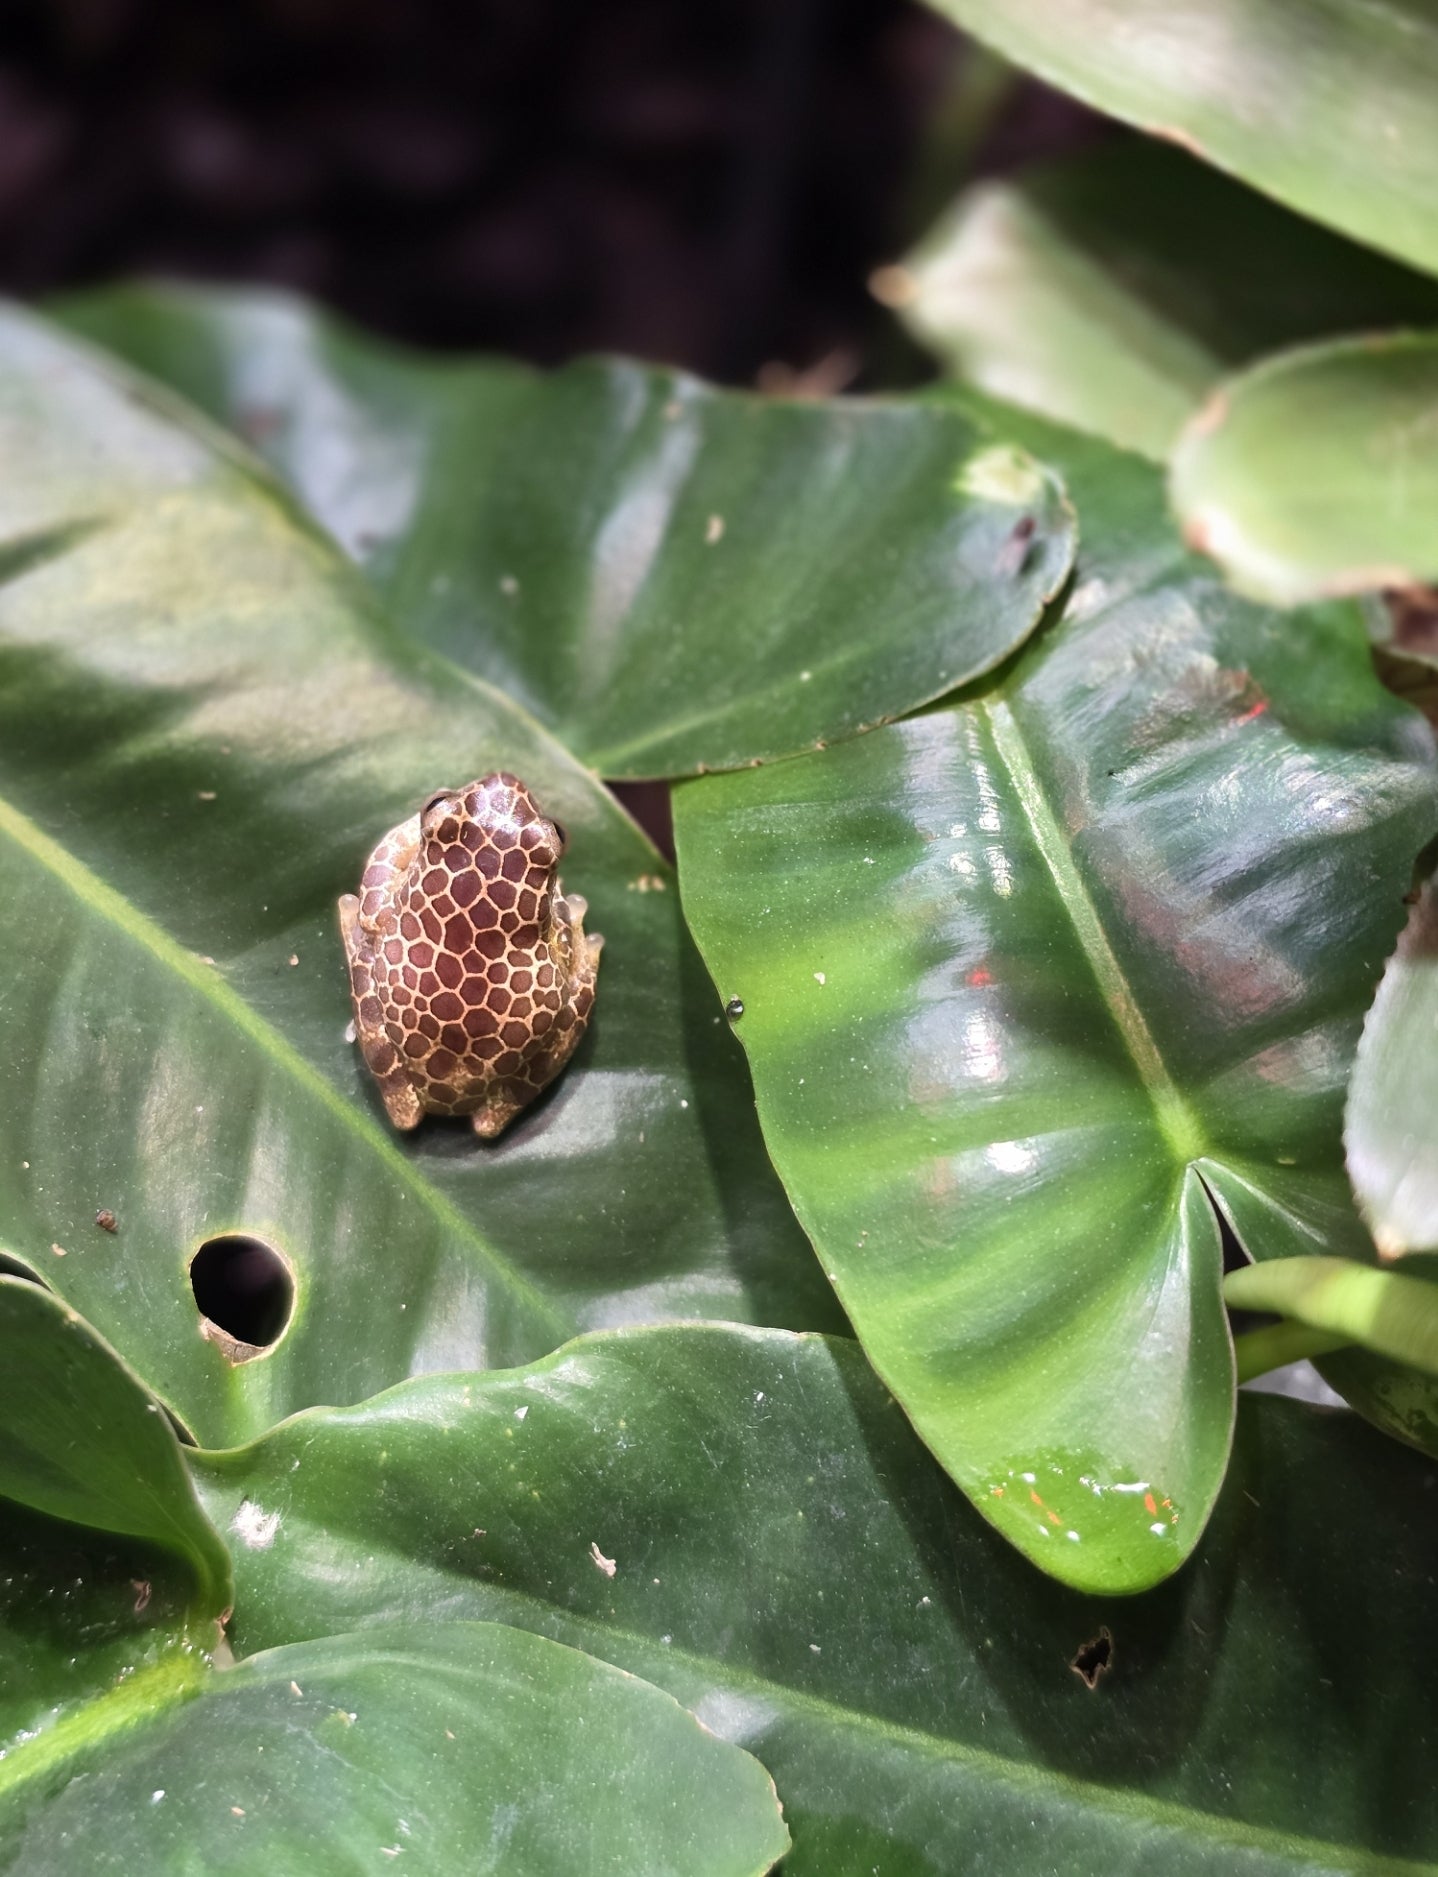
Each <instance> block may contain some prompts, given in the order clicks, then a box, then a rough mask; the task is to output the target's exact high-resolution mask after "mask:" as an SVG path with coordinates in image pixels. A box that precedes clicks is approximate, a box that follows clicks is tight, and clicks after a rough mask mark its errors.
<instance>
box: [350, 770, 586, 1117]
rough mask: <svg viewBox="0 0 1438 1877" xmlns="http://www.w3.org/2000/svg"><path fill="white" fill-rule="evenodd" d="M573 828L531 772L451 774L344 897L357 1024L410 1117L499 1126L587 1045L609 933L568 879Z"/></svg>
mask: <svg viewBox="0 0 1438 1877" xmlns="http://www.w3.org/2000/svg"><path fill="white" fill-rule="evenodd" d="M565 847H566V837H565V834H564V830H563V828H562V827H561V826H560V825H559V823H558V822H556V821H552V820H551V819H550V818H549V816H547V815H546V814H545V813H544V811H543V810H542V809H541V808H540V806H539V804H538V803H537V802H536V801H535V799H534V796H533V795H532V794H531V792H530V790H529V788H528V787H527V786H526V784H525V783H523V782H521V781H520V779H519V778H518V776H514V775H510V774H508V773H507V772H505V771H496V772H495V773H494V774H492V775H486V776H481V777H480V778H479V780H478V781H475V782H470V783H467V784H466V785H465V786H464V787H463V788H460V789H441V790H439V792H438V793H437V794H434V795H431V796H430V797H429V799H428V801H426V802H425V804H424V806H423V807H422V808H421V809H420V810H419V812H418V813H417V814H414V815H411V816H410V817H409V819H408V820H407V821H402V822H400V824H399V825H398V827H394V828H391V829H390V831H389V833H388V834H386V835H385V837H384V839H383V840H382V841H380V843H379V845H378V846H377V847H376V848H375V850H374V852H373V853H372V854H371V855H370V857H369V859H368V861H367V862H366V863H365V869H364V874H363V877H362V879H361V881H360V890H359V892H358V893H346V894H344V895H343V896H342V897H341V899H340V902H339V916H340V935H341V937H342V938H343V940H344V948H345V956H346V958H347V959H348V961H349V977H350V996H351V999H352V1001H353V1004H354V1034H355V1041H356V1042H357V1043H358V1045H359V1048H360V1052H361V1055H362V1056H363V1058H364V1061H365V1064H366V1066H367V1068H368V1069H369V1071H370V1074H371V1075H372V1076H373V1077H374V1079H375V1081H376V1082H377V1083H378V1084H379V1092H380V1096H381V1098H382V1099H383V1101H384V1105H385V1111H386V1112H387V1114H388V1115H389V1118H390V1120H391V1121H392V1122H393V1123H394V1125H395V1127H397V1128H399V1129H401V1130H405V1131H408V1130H409V1129H411V1128H415V1127H418V1125H419V1123H420V1121H421V1119H422V1118H423V1117H424V1116H425V1115H426V1114H434V1115H460V1116H463V1115H467V1116H468V1117H469V1120H470V1125H471V1127H472V1128H473V1129H474V1132H475V1133H476V1134H477V1135H478V1136H479V1137H480V1138H481V1139H482V1140H494V1139H495V1138H496V1137H497V1136H498V1135H500V1134H502V1133H503V1131H504V1130H505V1128H506V1127H508V1126H509V1124H510V1122H511V1121H513V1119H514V1118H515V1116H516V1115H518V1114H519V1113H521V1111H522V1110H523V1109H525V1108H527V1107H528V1106H529V1104H530V1103H531V1102H532V1101H533V1100H534V1099H535V1097H536V1096H537V1095H538V1094H539V1093H540V1092H541V1090H543V1089H545V1088H547V1087H548V1086H549V1084H550V1083H551V1082H552V1081H553V1080H554V1078H555V1077H556V1076H557V1075H558V1074H559V1072H560V1071H561V1070H562V1069H563V1068H564V1066H565V1064H566V1063H567V1062H568V1061H569V1059H570V1057H571V1056H572V1055H573V1054H574V1052H575V1050H576V1049H577V1048H578V1046H579V1043H580V1040H581V1038H582V1037H583V1036H584V1033H585V1030H586V1029H587V1028H588V1025H589V1017H590V1012H591V1011H592V1009H593V1007H594V991H595V978H596V974H597V972H598V968H599V954H600V950H601V948H602V947H603V944H604V940H603V938H602V936H601V935H600V934H599V933H593V934H589V935H586V933H585V930H584V918H585V914H586V913H587V912H588V911H589V904H588V901H587V900H585V899H584V898H583V897H582V896H581V895H580V894H578V893H568V894H566V893H565V891H564V889H563V886H562V884H561V882H560V879H559V873H558V868H559V862H560V860H561V858H562V857H563V855H564V852H565Z"/></svg>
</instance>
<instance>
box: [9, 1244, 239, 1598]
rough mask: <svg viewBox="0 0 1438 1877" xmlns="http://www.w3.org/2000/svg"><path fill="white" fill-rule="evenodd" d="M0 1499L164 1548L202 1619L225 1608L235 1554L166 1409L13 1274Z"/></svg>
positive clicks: (56, 1303)
mask: <svg viewBox="0 0 1438 1877" xmlns="http://www.w3.org/2000/svg"><path fill="white" fill-rule="evenodd" d="M0 1499H8V1500H18V1501H19V1502H20V1503H21V1504H22V1505H28V1506H31V1507H33V1508H34V1509H35V1510H36V1511H38V1512H45V1513H48V1514H50V1515H51V1516H52V1517H54V1518H63V1519H68V1520H70V1521H71V1522H72V1523H74V1524H77V1525H89V1526H93V1527H94V1528H95V1529H96V1530H98V1531H104V1532H114V1533H117V1534H119V1535H121V1536H124V1537H129V1538H139V1539H142V1540H145V1541H147V1542H148V1543H151V1544H155V1545H160V1546H163V1547H165V1548H166V1549H167V1550H170V1551H173V1552H175V1553H176V1554H177V1555H178V1556H180V1557H182V1558H183V1559H184V1560H185V1561H186V1563H187V1564H188V1565H189V1566H190V1568H191V1570H192V1571H193V1573H194V1576H195V1579H196V1588H197V1593H198V1594H197V1606H198V1609H199V1611H200V1613H201V1614H203V1615H207V1616H211V1617H215V1616H219V1615H220V1614H221V1612H222V1611H224V1610H226V1609H227V1608H228V1607H229V1603H230V1592H231V1581H230V1555H229V1552H228V1551H227V1550H226V1549H225V1547H224V1545H223V1544H222V1543H221V1541H220V1536H219V1534H218V1532H216V1531H215V1529H214V1527H213V1526H212V1525H211V1524H210V1522H209V1520H208V1519H207V1518H206V1517H205V1515H204V1513H203V1512H202V1511H201V1510H200V1508H199V1506H198V1505H197V1504H196V1502H195V1494H194V1489H193V1487H192V1486H191V1484H190V1479H189V1475H188V1473H187V1472H186V1471H185V1465H184V1462H183V1461H182V1460H181V1458H180V1444H179V1442H178V1441H177V1440H176V1438H175V1434H174V1430H173V1428H172V1427H171V1426H170V1424H169V1421H168V1420H167V1419H166V1418H165V1415H164V1413H163V1412H162V1411H161V1409H160V1407H159V1406H158V1404H157V1403H156V1402H155V1401H154V1400H152V1399H151V1397H150V1396H149V1395H148V1394H147V1393H146V1392H145V1390H144V1389H143V1388H142V1387H141V1385H140V1383H139V1382H138V1381H137V1380H136V1378H135V1377H134V1376H133V1375H132V1374H131V1373H130V1371H129V1370H128V1369H127V1368H126V1367H125V1366H124V1364H123V1363H122V1362H121V1361H120V1359H119V1358H118V1356H116V1354H115V1352H114V1350H113V1349H109V1348H107V1347H106V1345H105V1344H104V1342H102V1341H101V1339H100V1338H99V1337H98V1336H97V1335H96V1334H95V1332H94V1331H93V1330H92V1329H91V1328H90V1326H89V1324H88V1323H85V1322H83V1321H82V1320H81V1319H80V1318H79V1317H77V1316H76V1314H75V1312H74V1311H73V1310H70V1309H67V1308H66V1306H65V1305H64V1304H63V1303H61V1302H60V1300H59V1298H57V1297H54V1296H52V1295H51V1294H50V1292H49V1291H48V1290H44V1289H42V1288H41V1287H40V1286H39V1285H38V1284H33V1283H30V1282H27V1281H26V1280H25V1279H23V1278H18V1277H0Z"/></svg>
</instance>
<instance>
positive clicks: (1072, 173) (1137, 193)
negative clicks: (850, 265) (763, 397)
mask: <svg viewBox="0 0 1438 1877" xmlns="http://www.w3.org/2000/svg"><path fill="white" fill-rule="evenodd" d="M892 297H894V298H895V299H896V300H897V303H898V305H899V307H900V310H901V312H902V314H903V317H904V319H905V321H906V323H907V324H908V325H909V327H910V328H911V329H912V331H913V332H914V333H915V335H916V336H917V337H918V338H919V339H921V340H922V341H923V342H924V343H925V344H927V345H928V346H930V347H931V348H932V349H933V350H934V351H935V352H936V353H937V354H938V355H939V357H940V358H941V359H943V360H944V362H945V364H946V365H948V366H949V368H950V369H951V370H952V371H954V372H955V373H957V375H958V376H960V377H962V378H967V379H969V380H970V381H971V382H973V383H974V384H977V385H978V386H979V387H980V388H981V389H983V390H985V391H988V392H991V393H992V394H993V395H994V396H996V397H1002V398H1008V399H1010V400H1012V401H1013V402H1014V403H1016V404H1022V405H1025V406H1027V407H1029V408H1031V409H1034V410H1037V411H1039V412H1041V413H1043V414H1044V415H1046V416H1049V417H1052V418H1056V419H1058V420H1059V421H1061V422H1065V423H1070V424H1073V425H1075V426H1077V427H1078V428H1079V429H1081V430H1090V431H1093V432H1095V433H1096V434H1097V435H1100V436H1104V437H1108V438H1109V439H1111V440H1112V441H1113V442H1115V443H1118V444H1121V445H1124V446H1126V447H1128V448H1130V449H1136V450H1141V451H1142V452H1143V453H1144V454H1145V455H1148V456H1152V457H1155V458H1157V459H1158V460H1160V461H1162V460H1163V459H1165V458H1166V457H1167V455H1168V452H1169V450H1170V448H1171V447H1172V445H1173V443H1174V441H1175V439H1176V437H1177V435H1178V432H1179V430H1180V428H1181V426H1182V425H1183V423H1184V421H1185V420H1186V419H1187V418H1188V417H1189V416H1190V415H1192V413H1193V412H1194V411H1195V410H1196V409H1197V407H1198V405H1199V403H1200V401H1201V399H1202V397H1203V395H1204V393H1205V392H1206V391H1207V390H1208V389H1209V388H1210V387H1211V386H1212V385H1213V384H1214V382H1215V381H1216V380H1217V379H1218V378H1219V377H1221V376H1222V375H1223V373H1224V372H1225V371H1226V370H1231V369H1232V368H1234V367H1235V366H1238V365H1242V364H1246V363H1247V362H1248V361H1249V360H1250V359H1252V358H1255V357H1256V356H1257V355H1258V354H1259V353H1261V352H1265V351H1269V350H1271V349H1272V348H1274V347H1275V346H1280V345H1289V344H1293V343H1295V342H1297V341H1299V340H1303V339H1310V338H1319V337H1322V336H1324V335H1327V334H1330V333H1337V332H1351V331H1354V330H1356V329H1366V328H1368V327H1371V326H1377V325H1395V324H1412V323H1414V322H1419V323H1424V322H1429V321H1433V320H1438V286H1435V284H1434V283H1433V282H1432V281H1431V280H1429V279H1427V278H1425V277H1424V276H1423V275H1421V274H1416V273H1411V272H1409V271H1408V269H1406V268H1403V267H1398V266H1395V265H1394V264H1393V263H1392V262H1391V261H1388V260H1386V259H1385V258H1383V257H1382V256H1381V255H1377V254H1374V253H1372V252H1371V251H1369V250H1368V249H1365V248H1360V247H1356V246H1354V245H1352V244H1351V243H1349V242H1346V241H1343V240H1341V239H1340V238H1338V237H1337V236H1335V235H1332V234H1330V233H1329V232H1328V231H1327V230H1326V229H1323V228H1320V227H1318V226H1317V225H1316V224H1315V223H1313V222H1308V221H1304V220H1302V219H1301V218H1300V217H1298V216H1296V215H1291V214H1288V213H1287V212H1285V211H1284V210H1283V209H1281V208H1279V207H1278V206H1277V205H1276V204H1274V203H1272V202H1269V201H1267V200H1265V199H1264V197H1262V196H1259V195H1255V194H1254V192H1253V191H1252V190H1251V189H1245V188H1243V187H1242V186H1241V185H1240V184H1238V183H1235V182H1232V181H1231V180H1230V179H1229V178H1227V177H1225V176H1222V175H1220V174H1219V173H1218V171H1216V170H1214V169H1210V168H1209V167H1208V166H1207V165H1206V164H1204V163H1200V162H1198V161H1196V160H1195V159H1194V158H1193V157H1191V156H1188V155H1186V154H1185V153H1184V152H1183V151H1181V150H1176V149H1173V148H1172V147H1170V146H1167V145H1164V144H1160V143H1153V142H1149V141H1145V140H1142V139H1140V138H1137V137H1126V138H1122V139H1119V140H1117V141H1114V142H1111V143H1108V144H1104V145H1102V146H1100V147H1099V148H1098V149H1095V150H1092V151H1086V152H1083V153H1080V154H1079V155H1077V156H1071V157H1069V158H1068V159H1066V160H1065V161H1064V162H1063V163H1062V164H1056V165H1053V166H1042V167H1038V168H1035V169H1031V170H1028V171H1025V172H1022V173H1020V174H1019V175H1018V176H1016V177H1014V178H1011V179H1005V180H1002V181H988V182H983V183H980V184H979V185H977V186H976V187H975V188H973V189H971V190H969V191H968V192H967V193H966V194H965V195H963V196H962V197H961V198H960V199H959V201H958V203H957V204H956V205H955V206H954V208H953V209H952V210H951V211H950V213H949V214H947V215H946V216H945V217H944V218H943V220H942V221H941V222H940V223H939V224H938V225H937V226H936V227H935V228H934V229H933V230H932V231H931V232H930V233H929V234H928V235H927V236H926V237H925V239H924V241H923V242H922V243H921V244H920V246H919V247H918V249H917V250H916V251H915V253H914V254H912V255H911V256H910V257H909V258H908V260H907V261H906V262H905V264H904V267H903V269H902V270H901V271H900V273H899V274H898V275H897V276H896V277H895V281H894V293H893V296H892Z"/></svg>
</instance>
